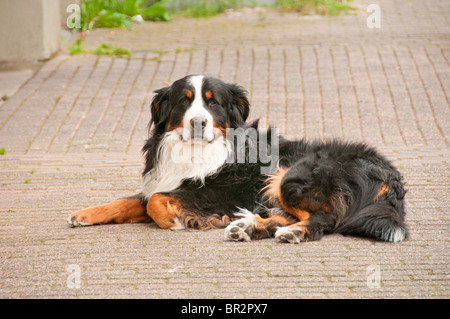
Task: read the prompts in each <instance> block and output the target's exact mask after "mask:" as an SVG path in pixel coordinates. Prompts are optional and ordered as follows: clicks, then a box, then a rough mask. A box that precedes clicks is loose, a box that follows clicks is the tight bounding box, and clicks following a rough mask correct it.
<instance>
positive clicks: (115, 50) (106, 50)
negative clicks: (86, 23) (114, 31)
mask: <svg viewBox="0 0 450 319" xmlns="http://www.w3.org/2000/svg"><path fill="white" fill-rule="evenodd" d="M93 53H95V54H97V55H114V56H117V57H124V58H129V57H130V56H131V52H130V51H128V50H127V49H124V48H119V47H115V46H113V45H111V44H106V43H100V44H99V45H98V47H97V48H96V49H95V50H94V51H93Z"/></svg>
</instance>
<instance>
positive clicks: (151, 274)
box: [0, 0, 450, 298]
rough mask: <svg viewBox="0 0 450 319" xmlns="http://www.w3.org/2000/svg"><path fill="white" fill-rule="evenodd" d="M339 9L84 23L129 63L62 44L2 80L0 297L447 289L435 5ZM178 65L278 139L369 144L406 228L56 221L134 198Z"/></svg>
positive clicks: (322, 294)
mask: <svg viewBox="0 0 450 319" xmlns="http://www.w3.org/2000/svg"><path fill="white" fill-rule="evenodd" d="M354 2H355V4H356V5H359V6H360V10H358V11H357V12H356V14H354V15H347V16H342V17H316V16H310V17H300V16H297V15H294V14H284V15H281V14H279V13H277V12H274V11H270V10H267V11H265V12H261V11H258V10H244V11H243V12H241V13H240V14H238V13H236V12H234V13H231V14H228V15H220V16H218V17H215V18H211V19H199V20H193V19H188V18H179V19H175V20H174V21H172V22H170V23H145V24H142V25H137V26H135V27H133V31H130V30H123V31H121V30H113V33H111V31H112V30H95V31H94V32H92V34H90V35H89V36H88V38H87V40H86V45H88V46H96V43H99V42H102V41H104V42H108V43H112V44H114V45H117V46H121V47H124V48H128V49H132V50H133V52H134V54H133V56H132V58H131V59H129V60H127V59H113V58H111V57H108V56H101V57H98V56H93V55H86V56H83V55H77V56H69V55H64V54H60V55H58V56H57V57H55V58H54V59H52V60H50V61H48V62H46V63H45V64H44V65H43V66H42V67H41V68H40V69H39V70H38V71H37V72H35V73H34V74H33V75H31V76H29V74H27V73H25V72H22V73H20V74H18V75H17V77H6V76H4V73H0V93H1V94H3V96H4V95H7V98H5V99H2V100H0V148H4V149H5V154H4V155H0V196H1V200H0V298H18V297H19V298H33V297H37V298H59V297H68V298H371V297H377V298H417V297H422V298H423V297H424V298H449V297H450V291H449V289H450V285H449V273H450V267H449V249H448V243H449V239H450V238H449V211H450V201H449V199H448V195H449V189H450V187H449V186H450V178H449V177H450V174H449V172H450V166H449V158H450V149H449V138H450V108H449V105H450V104H449V95H450V67H449V61H450V23H449V22H448V19H447V17H448V16H450V4H449V3H448V1H445V0H433V1H426V0H418V1H416V0H414V1H407V0H404V1H403V0H383V1H379V2H378V3H380V7H381V19H382V20H381V28H380V29H369V28H367V26H366V18H367V13H366V12H365V8H367V6H368V5H369V4H370V3H372V2H373V1H370V0H355V1H354ZM191 73H202V74H208V75H212V76H216V77H220V78H222V79H223V80H225V81H229V82H236V83H239V84H240V85H242V86H244V87H245V88H247V89H248V90H249V96H250V99H251V105H252V109H251V114H250V118H251V119H254V118H261V119H262V122H261V124H262V125H263V126H266V125H268V124H269V123H270V124H271V125H273V126H276V127H279V128H280V132H282V133H283V134H284V135H286V136H287V137H289V138H300V137H303V136H305V137H307V138H327V137H341V138H345V139H350V140H356V141H364V142H367V143H370V144H372V145H374V146H376V147H377V148H379V149H380V151H381V152H382V153H384V154H385V155H386V156H387V157H388V158H390V159H391V160H392V161H393V162H394V164H395V165H397V166H398V167H399V169H400V170H401V171H402V173H403V174H404V176H405V179H406V181H407V189H408V194H407V224H408V226H409V229H410V238H409V239H408V240H407V241H405V242H403V243H399V244H389V243H381V242H373V241H370V240H366V239H359V238H352V237H343V236H340V235H331V236H326V237H324V238H323V239H322V240H320V241H318V242H311V243H301V244H300V245H288V244H279V243H275V242H274V241H273V240H261V241H256V242H250V243H234V242H233V243H231V242H223V240H222V238H223V230H213V231H206V232H198V231H180V232H173V231H167V230H161V229H158V228H157V227H156V226H155V225H153V224H134V225H107V226H98V227H85V228H70V227H68V225H67V224H66V219H67V216H68V214H69V213H71V212H73V211H76V210H78V209H80V208H84V207H88V206H92V205H99V204H103V203H106V202H108V201H111V200H114V199H116V198H119V197H124V196H128V195H132V194H134V193H136V192H138V191H139V189H140V174H141V171H142V169H143V158H142V156H141V153H140V149H141V147H142V144H143V142H144V141H145V139H146V136H147V127H146V126H147V124H148V121H149V119H150V112H149V105H150V101H151V98H152V91H153V90H155V89H157V88H160V87H162V86H164V85H165V84H167V82H169V83H171V82H172V81H174V80H176V79H178V78H180V77H182V76H184V75H186V74H191ZM25 78H27V79H26V80H24V79H25ZM0 98H1V96H0ZM70 265H77V266H79V269H80V275H81V287H80V288H79V289H76V288H75V289H70V288H69V287H68V284H67V280H68V276H70V275H71V273H70V272H68V270H67V269H68V267H69V266H70ZM69 269H70V268H69Z"/></svg>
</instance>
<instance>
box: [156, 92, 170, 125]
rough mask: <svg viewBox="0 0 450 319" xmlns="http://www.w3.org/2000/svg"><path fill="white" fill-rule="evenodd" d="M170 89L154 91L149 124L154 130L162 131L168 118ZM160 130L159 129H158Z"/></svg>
mask: <svg viewBox="0 0 450 319" xmlns="http://www.w3.org/2000/svg"><path fill="white" fill-rule="evenodd" d="M170 90H171V87H170V86H169V87H164V88H162V89H158V90H156V91H155V93H156V95H155V96H154V97H153V100H152V105H151V112H152V119H151V123H153V124H154V125H155V128H157V130H158V131H159V130H160V129H164V127H165V125H166V122H167V120H168V118H169V115H170V111H171V107H170V103H169V96H170ZM158 128H160V129H158Z"/></svg>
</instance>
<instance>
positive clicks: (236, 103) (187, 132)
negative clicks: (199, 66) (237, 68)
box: [151, 75, 250, 143]
mask: <svg viewBox="0 0 450 319" xmlns="http://www.w3.org/2000/svg"><path fill="white" fill-rule="evenodd" d="M155 93H156V95H155V96H154V98H153V101H152V105H151V113H152V119H151V124H153V125H154V130H155V133H156V134H158V135H162V134H164V133H166V132H169V131H174V130H176V131H177V132H179V134H180V137H181V138H182V139H183V140H184V141H188V140H191V139H194V140H201V141H207V142H210V143H212V142H213V141H214V140H215V139H216V138H218V137H219V136H225V134H226V129H227V128H238V127H242V126H243V125H244V123H245V120H246V119H247V117H248V114H249V110H250V109H249V102H248V99H247V96H246V91H245V90H243V89H242V88H241V87H240V86H238V85H236V84H228V83H225V82H223V81H221V80H219V79H216V78H212V77H208V76H203V75H189V76H186V77H184V78H182V79H179V80H177V81H175V82H174V83H173V84H172V85H171V86H169V87H165V88H162V89H159V90H156V91H155Z"/></svg>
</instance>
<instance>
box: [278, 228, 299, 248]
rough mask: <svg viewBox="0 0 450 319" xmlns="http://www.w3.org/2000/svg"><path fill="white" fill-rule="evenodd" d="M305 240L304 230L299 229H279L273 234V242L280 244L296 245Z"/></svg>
mask: <svg viewBox="0 0 450 319" xmlns="http://www.w3.org/2000/svg"><path fill="white" fill-rule="evenodd" d="M304 239H305V230H304V229H303V228H301V227H289V226H286V227H280V228H278V230H277V231H276V233H275V240H277V241H279V242H281V243H291V244H298V243H300V242H301V241H303V240H304Z"/></svg>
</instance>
